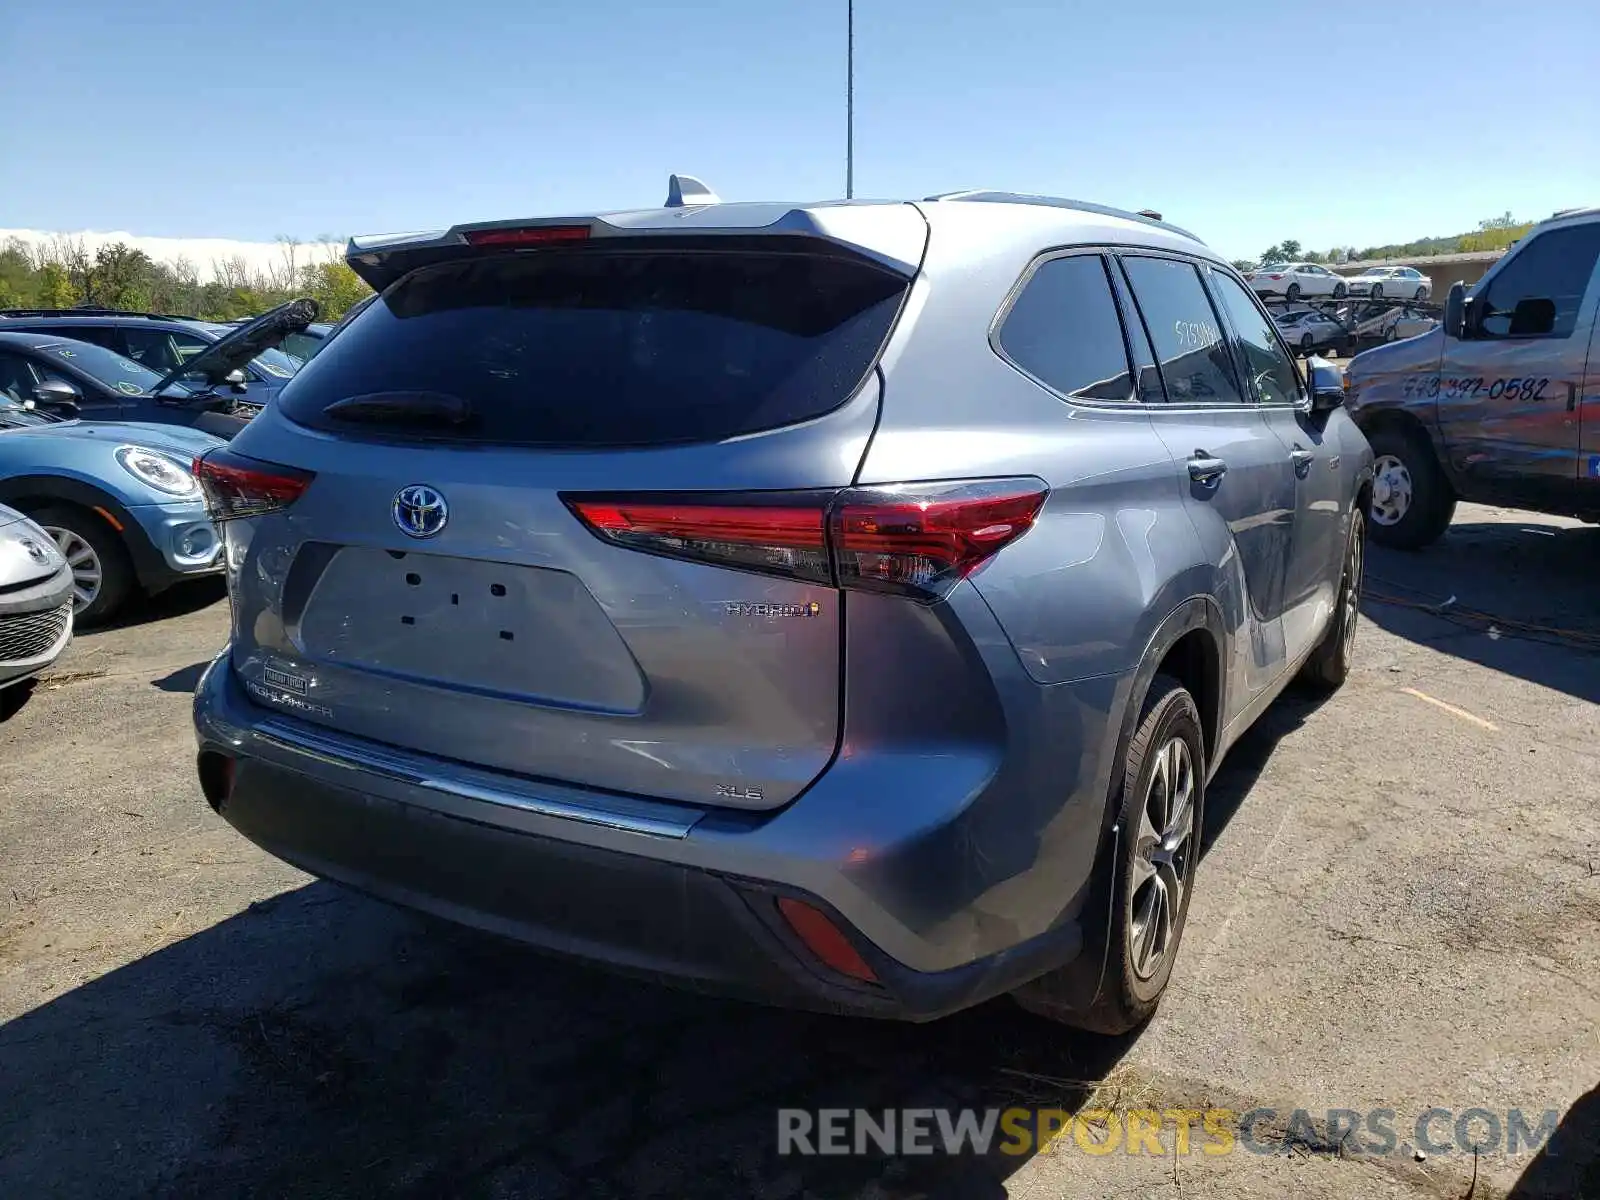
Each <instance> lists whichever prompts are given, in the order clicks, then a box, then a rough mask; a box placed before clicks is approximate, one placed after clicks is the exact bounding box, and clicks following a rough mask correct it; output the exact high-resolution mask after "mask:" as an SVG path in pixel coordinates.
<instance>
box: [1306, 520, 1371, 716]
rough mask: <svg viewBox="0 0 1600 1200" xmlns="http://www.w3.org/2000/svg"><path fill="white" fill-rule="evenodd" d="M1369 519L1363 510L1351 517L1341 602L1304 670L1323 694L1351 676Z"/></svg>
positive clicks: (1342, 574) (1341, 573) (1342, 577)
mask: <svg viewBox="0 0 1600 1200" xmlns="http://www.w3.org/2000/svg"><path fill="white" fill-rule="evenodd" d="M1366 541H1367V536H1366V518H1365V516H1364V515H1363V514H1362V512H1361V510H1360V509H1359V508H1357V509H1355V510H1354V511H1353V512H1352V513H1351V514H1350V540H1349V542H1348V544H1347V545H1346V547H1345V555H1344V566H1343V568H1342V570H1341V571H1340V573H1339V602H1338V604H1337V605H1336V606H1335V608H1334V610H1333V618H1332V619H1331V620H1330V621H1329V622H1328V631H1327V632H1326V633H1325V634H1323V635H1322V640H1321V641H1320V642H1318V643H1317V648H1316V649H1315V650H1313V651H1312V652H1311V657H1310V658H1308V659H1306V664H1305V666H1303V667H1302V668H1301V669H1300V678H1301V680H1303V681H1304V682H1305V683H1308V684H1310V685H1311V686H1312V687H1315V688H1318V689H1319V690H1322V691H1328V692H1331V691H1333V690H1335V689H1336V688H1338V687H1340V686H1341V685H1342V684H1343V683H1344V681H1345V679H1346V678H1347V677H1348V676H1349V674H1350V665H1351V663H1352V662H1353V661H1354V656H1355V646H1356V624H1357V622H1358V621H1359V620H1360V615H1361V579H1362V574H1363V571H1364V568H1365V566H1366Z"/></svg>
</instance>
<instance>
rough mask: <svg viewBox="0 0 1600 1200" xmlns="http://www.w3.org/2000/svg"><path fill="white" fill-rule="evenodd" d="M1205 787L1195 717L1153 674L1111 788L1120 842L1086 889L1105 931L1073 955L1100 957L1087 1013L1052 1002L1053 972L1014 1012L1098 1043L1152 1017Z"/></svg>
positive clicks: (1177, 926) (1183, 903)
mask: <svg viewBox="0 0 1600 1200" xmlns="http://www.w3.org/2000/svg"><path fill="white" fill-rule="evenodd" d="M1205 779H1206V771H1205V740H1204V739H1203V738H1202V737H1201V734H1200V710H1199V709H1198V708H1196V707H1195V703H1194V697H1192V696H1191V695H1189V693H1188V691H1187V690H1186V689H1185V688H1184V686H1183V684H1181V683H1179V682H1178V681H1177V680H1176V679H1174V678H1173V677H1172V676H1170V675H1157V676H1156V677H1155V679H1154V680H1153V681H1152V682H1151V684H1150V694H1149V696H1147V697H1146V698H1145V702H1144V708H1143V710H1142V712H1141V714H1140V717H1139V727H1138V728H1137V729H1136V730H1135V731H1134V735H1133V738H1132V740H1131V741H1130V742H1129V743H1128V750H1127V755H1126V757H1125V759H1124V761H1123V771H1122V774H1121V776H1120V778H1119V780H1118V784H1119V787H1120V808H1119V810H1118V813H1117V827H1118V829H1119V830H1120V831H1121V833H1120V835H1119V837H1118V840H1117V854H1116V857H1115V860H1114V862H1113V863H1112V864H1111V870H1110V878H1109V879H1102V880H1101V881H1100V883H1099V885H1097V886H1096V888H1095V892H1096V893H1097V895H1098V898H1099V901H1100V903H1099V904H1094V907H1093V908H1092V909H1091V910H1088V911H1096V912H1104V911H1105V908H1104V907H1102V905H1103V904H1104V903H1105V899H1106V890H1105V889H1106V888H1107V887H1109V889H1110V893H1111V909H1112V914H1111V925H1110V929H1109V930H1104V931H1101V930H1097V931H1095V932H1094V934H1093V935H1092V936H1089V937H1086V938H1085V939H1084V948H1083V953H1084V954H1092V955H1094V956H1095V957H1096V959H1097V960H1098V958H1099V957H1100V955H1101V954H1102V952H1104V956H1105V964H1106V970H1105V978H1104V979H1103V980H1101V983H1100V992H1099V995H1098V996H1096V998H1095V1000H1094V1002H1093V1003H1092V1004H1091V1005H1090V1006H1089V1007H1088V1008H1077V1009H1073V1008H1067V1007H1065V1006H1064V1005H1063V1004H1062V1003H1061V1001H1060V1000H1059V999H1058V998H1057V992H1056V989H1055V988H1054V987H1053V986H1052V976H1054V975H1055V974H1056V972H1051V973H1050V974H1047V975H1045V976H1043V977H1041V978H1039V979H1036V980H1034V981H1033V982H1032V983H1029V984H1025V985H1023V986H1022V987H1021V988H1019V989H1018V990H1017V991H1016V992H1014V993H1013V997H1014V998H1015V999H1016V1001H1017V1003H1018V1004H1020V1005H1022V1007H1023V1008H1025V1009H1027V1010H1028V1011H1029V1012H1032V1013H1036V1014H1037V1015H1039V1016H1042V1017H1048V1018H1050V1019H1051V1020H1054V1021H1060V1022H1061V1023H1062V1024H1064V1025H1071V1026H1073V1027H1075V1028H1078V1029H1086V1030H1088V1031H1090V1032H1092V1033H1104V1034H1118V1033H1126V1032H1128V1031H1129V1030H1130V1029H1133V1028H1136V1027H1137V1026H1139V1025H1142V1024H1143V1023H1144V1022H1145V1021H1147V1020H1149V1019H1150V1017H1151V1016H1152V1015H1153V1014H1154V1013H1155V1011H1156V1005H1157V1004H1159V1003H1160V1001H1161V994H1162V992H1164V991H1165V990H1166V987H1167V981H1168V980H1169V979H1170V978H1171V977H1172V964H1173V961H1174V960H1175V959H1176V958H1177V954H1178V943H1179V942H1180V941H1181V940H1182V938H1183V926H1184V921H1185V919H1186V918H1187V917H1188V915H1189V895H1190V893H1191V891H1192V888H1193V883H1194V872H1195V867H1196V865H1197V864H1198V862H1199V860H1200V832H1201V821H1202V819H1203V817H1204V813H1205ZM1091 903H1093V901H1091ZM1107 938H1109V941H1107V940H1106V939H1107Z"/></svg>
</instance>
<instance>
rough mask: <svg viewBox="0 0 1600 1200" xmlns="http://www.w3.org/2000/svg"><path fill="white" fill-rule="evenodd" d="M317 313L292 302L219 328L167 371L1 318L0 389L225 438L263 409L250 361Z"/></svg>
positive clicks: (69, 411) (91, 414) (65, 407)
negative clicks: (219, 333) (17, 327)
mask: <svg viewBox="0 0 1600 1200" xmlns="http://www.w3.org/2000/svg"><path fill="white" fill-rule="evenodd" d="M315 316H316V304H315V303H314V302H313V301H310V300H295V301H291V302H290V303H288V304H284V305H280V306H279V307H278V308H275V309H273V310H272V311H271V312H269V313H265V314H263V315H262V316H261V317H259V318H257V319H256V320H255V321H253V322H251V323H250V324H249V325H248V326H244V327H241V328H230V327H227V326H223V327H222V328H226V329H227V330H228V334H227V336H226V337H224V338H221V339H219V340H218V341H215V342H211V343H208V344H207V345H206V347H205V348H204V350H202V351H201V352H200V353H199V354H196V355H195V356H194V357H193V358H189V359H186V360H184V361H182V362H180V363H179V364H178V365H177V366H175V367H173V368H172V369H171V370H169V371H168V372H167V373H166V374H165V375H163V374H161V373H159V372H158V371H156V370H155V369H154V368H153V367H150V366H147V365H145V364H144V363H141V362H138V361H136V360H135V359H133V358H130V357H129V356H128V355H126V354H122V353H120V352H118V351H115V350H109V349H107V348H105V347H104V346H101V345H99V344H97V343H92V342H83V341H78V340H77V339H75V338H69V337H68V336H67V335H66V334H64V333H58V332H53V331H52V332H43V333H22V332H14V331H13V332H8V331H9V330H11V329H12V326H10V325H9V324H5V323H0V392H7V393H9V394H10V396H11V397H12V399H13V400H14V401H16V402H26V401H32V402H33V403H34V404H36V405H37V406H38V407H39V408H41V409H45V410H49V411H52V412H54V413H56V414H58V415H62V416H71V417H82V418H84V419H85V420H95V421H152V422H157V423H160V424H164V425H190V426H194V427H195V428H198V429H203V430H205V431H206V432H208V433H211V434H215V435H216V436H218V437H222V438H229V437H232V436H233V435H234V434H235V433H237V432H238V431H239V430H240V429H242V428H243V427H244V425H245V422H247V421H248V420H249V419H250V418H251V417H252V416H254V415H255V414H256V413H257V412H259V411H260V409H261V404H262V401H260V400H259V397H260V395H261V393H260V392H257V393H255V394H254V395H252V393H251V392H250V389H249V384H248V382H247V381H246V379H245V377H244V374H243V372H244V371H245V370H246V368H247V366H248V364H249V363H251V362H252V361H260V359H261V356H262V354H263V353H264V352H266V351H269V350H272V348H273V347H275V346H276V345H277V344H278V343H279V342H280V341H282V340H283V338H284V337H286V336H288V335H289V334H290V333H293V332H295V331H297V330H299V329H303V328H305V326H306V325H307V324H309V323H310V321H311V320H312V319H313V318H314V317H315ZM274 352H275V351H274Z"/></svg>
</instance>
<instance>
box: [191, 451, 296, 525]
mask: <svg viewBox="0 0 1600 1200" xmlns="http://www.w3.org/2000/svg"><path fill="white" fill-rule="evenodd" d="M193 469H194V477H195V479H197V480H198V481H199V483H200V488H201V490H202V491H203V492H205V497H206V511H207V512H208V513H209V514H210V516H211V519H212V520H213V521H233V520H237V519H238V518H240V517H261V516H265V515H266V514H268V513H272V512H277V511H278V510H279V509H282V508H287V507H289V505H291V504H293V503H294V502H295V501H296V500H298V499H299V498H300V495H301V493H302V492H304V491H305V490H306V488H307V487H309V486H310V484H311V481H312V479H314V478H315V477H316V476H315V475H314V473H313V472H311V471H302V470H300V469H299V468H297V467H285V466H282V465H280V464H278V463H270V462H262V461H261V460H260V459H257V458H246V457H245V456H244V455H242V454H235V453H234V452H233V451H231V450H228V449H226V448H218V449H216V450H210V451H207V452H206V453H205V454H203V455H201V456H200V457H199V458H196V459H195V460H194V468H193Z"/></svg>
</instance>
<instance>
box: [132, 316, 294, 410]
mask: <svg viewBox="0 0 1600 1200" xmlns="http://www.w3.org/2000/svg"><path fill="white" fill-rule="evenodd" d="M318 311H319V310H318V308H317V302H316V301H315V300H312V299H309V298H302V299H300V300H290V301H289V302H288V303H287V304H280V305H278V307H277V308H274V309H269V310H268V311H267V312H264V313H262V314H261V315H260V316H259V317H257V318H256V319H255V320H254V321H251V322H250V323H249V324H248V325H241V326H240V327H239V328H238V329H236V330H234V331H233V332H232V333H229V334H226V335H225V336H223V337H220V338H218V339H217V340H216V341H214V342H212V343H211V345H210V346H208V347H206V349H205V350H203V351H201V352H200V353H199V354H197V355H195V356H194V357H193V358H191V359H190V360H189V361H188V362H186V363H184V364H182V365H181V366H179V367H175V368H174V369H173V370H172V371H170V372H169V373H168V374H167V376H166V377H165V378H164V379H162V381H161V382H160V383H158V384H156V386H155V387H154V388H152V389H151V390H152V391H154V392H157V393H159V392H160V391H161V390H162V389H163V388H166V387H168V386H170V385H171V384H173V383H176V382H177V381H178V380H180V379H183V378H185V377H192V376H194V375H195V374H196V373H198V374H200V375H203V376H204V377H205V380H206V382H207V383H209V384H210V385H211V386H212V387H216V386H217V385H219V384H221V383H224V382H226V380H227V377H228V373H229V372H231V371H238V370H242V369H243V367H244V366H245V364H246V363H248V362H249V361H250V360H251V359H253V358H255V357H256V355H258V354H260V353H261V352H262V351H263V350H271V349H273V348H274V347H276V346H277V345H278V344H279V343H281V342H282V341H283V339H284V338H286V337H288V336H289V335H290V334H291V333H299V332H300V331H301V330H302V329H304V328H305V327H306V326H307V325H310V324H311V323H312V322H313V321H315V320H316V319H317V314H318Z"/></svg>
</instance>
